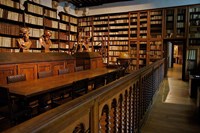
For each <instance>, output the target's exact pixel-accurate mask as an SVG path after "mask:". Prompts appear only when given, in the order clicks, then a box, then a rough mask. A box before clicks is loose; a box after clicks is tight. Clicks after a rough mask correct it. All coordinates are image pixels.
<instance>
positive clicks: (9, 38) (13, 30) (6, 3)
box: [0, 0, 24, 52]
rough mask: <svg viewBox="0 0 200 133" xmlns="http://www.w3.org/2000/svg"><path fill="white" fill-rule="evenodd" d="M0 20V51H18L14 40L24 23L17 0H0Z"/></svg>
mask: <svg viewBox="0 0 200 133" xmlns="http://www.w3.org/2000/svg"><path fill="white" fill-rule="evenodd" d="M0 20H1V22H0V52H18V51H19V49H18V46H16V40H17V39H18V38H19V29H20V27H22V26H23V24H24V23H23V10H21V9H19V1H12V0H0Z"/></svg>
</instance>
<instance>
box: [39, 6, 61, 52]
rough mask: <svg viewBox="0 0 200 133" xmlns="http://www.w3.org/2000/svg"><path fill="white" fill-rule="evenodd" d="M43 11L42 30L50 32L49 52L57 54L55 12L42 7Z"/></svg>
mask: <svg viewBox="0 0 200 133" xmlns="http://www.w3.org/2000/svg"><path fill="white" fill-rule="evenodd" d="M43 11H44V29H45V30H50V31H51V32H52V36H51V41H52V46H51V48H50V50H51V51H55V52H58V49H59V37H58V34H59V30H58V28H59V20H58V19H57V10H56V9H53V8H49V7H43Z"/></svg>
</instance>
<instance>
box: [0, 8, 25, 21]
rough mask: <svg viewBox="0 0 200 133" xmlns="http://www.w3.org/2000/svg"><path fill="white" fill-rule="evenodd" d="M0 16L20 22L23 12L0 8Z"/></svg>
mask: <svg viewBox="0 0 200 133" xmlns="http://www.w3.org/2000/svg"><path fill="white" fill-rule="evenodd" d="M0 18H3V19H9V20H13V21H19V22H22V21H23V14H21V13H17V12H12V11H8V10H6V9H2V8H0Z"/></svg>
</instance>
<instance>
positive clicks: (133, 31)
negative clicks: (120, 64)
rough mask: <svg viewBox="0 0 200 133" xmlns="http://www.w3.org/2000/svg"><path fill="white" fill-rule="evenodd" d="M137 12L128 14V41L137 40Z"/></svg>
mask: <svg viewBox="0 0 200 133" xmlns="http://www.w3.org/2000/svg"><path fill="white" fill-rule="evenodd" d="M138 14H139V12H131V13H130V22H129V23H130V28H129V29H130V33H129V39H130V40H133V39H137V38H138V30H139V23H138V19H139V18H138V17H139V15H138Z"/></svg>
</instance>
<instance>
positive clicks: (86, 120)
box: [5, 59, 164, 133]
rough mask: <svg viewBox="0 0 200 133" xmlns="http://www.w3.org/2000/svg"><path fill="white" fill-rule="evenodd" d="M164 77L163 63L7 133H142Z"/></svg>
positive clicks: (113, 83) (118, 81)
mask: <svg viewBox="0 0 200 133" xmlns="http://www.w3.org/2000/svg"><path fill="white" fill-rule="evenodd" d="M163 77H164V59H163V60H160V61H157V62H155V63H153V64H151V65H149V66H147V67H145V68H142V69H140V70H138V71H135V72H132V73H131V74H128V75H126V76H125V77H122V78H120V79H117V80H116V81H114V82H112V83H110V84H108V85H106V86H104V87H102V88H99V89H97V90H95V91H92V92H90V93H88V94H86V95H84V96H82V97H79V98H77V99H75V100H72V101H71V102H69V103H66V104H64V105H61V106H59V107H57V108H55V109H52V110H50V111H48V112H46V113H44V114H41V115H39V116H37V117H35V118H32V119H30V120H28V121H26V122H24V123H22V124H20V125H18V126H15V127H13V128H11V129H9V130H7V131H5V132H16V133H22V132H47V133H51V132H52V133H58V132H66V133H85V132H91V133H98V132H101V133H108V132H110V133H115V132H117V133H118V132H139V128H140V126H141V123H142V122H143V120H144V117H145V115H146V112H147V111H148V109H149V107H150V106H151V104H152V101H153V97H154V94H155V93H156V91H157V89H158V88H159V85H160V83H161V82H162V80H163Z"/></svg>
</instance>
